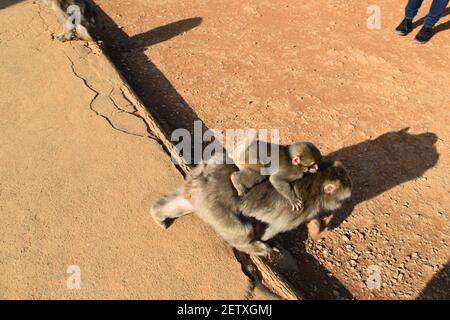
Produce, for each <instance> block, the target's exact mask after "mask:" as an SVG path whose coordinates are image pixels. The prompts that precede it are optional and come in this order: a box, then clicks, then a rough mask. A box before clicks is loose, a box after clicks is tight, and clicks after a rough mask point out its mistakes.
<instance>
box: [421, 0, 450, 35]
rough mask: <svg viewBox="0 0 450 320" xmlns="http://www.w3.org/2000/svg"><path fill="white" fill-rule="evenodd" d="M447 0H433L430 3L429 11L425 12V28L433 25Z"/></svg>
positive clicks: (445, 5)
mask: <svg viewBox="0 0 450 320" xmlns="http://www.w3.org/2000/svg"><path fill="white" fill-rule="evenodd" d="M448 1H449V0H433V3H432V4H431V8H430V12H429V13H428V14H427V16H426V18H425V22H424V24H423V25H424V27H425V28H433V27H434V25H435V24H436V23H437V22H438V20H439V19H440V18H441V16H442V14H443V13H444V10H445V8H446V7H447V5H448Z"/></svg>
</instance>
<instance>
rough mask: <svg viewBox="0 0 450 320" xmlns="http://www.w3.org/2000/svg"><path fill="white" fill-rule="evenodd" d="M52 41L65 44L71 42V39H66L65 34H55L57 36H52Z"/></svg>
mask: <svg viewBox="0 0 450 320" xmlns="http://www.w3.org/2000/svg"><path fill="white" fill-rule="evenodd" d="M53 39H56V40H58V41H61V42H66V41H70V40H72V37H70V38H67V35H66V34H65V33H60V34H57V35H53Z"/></svg>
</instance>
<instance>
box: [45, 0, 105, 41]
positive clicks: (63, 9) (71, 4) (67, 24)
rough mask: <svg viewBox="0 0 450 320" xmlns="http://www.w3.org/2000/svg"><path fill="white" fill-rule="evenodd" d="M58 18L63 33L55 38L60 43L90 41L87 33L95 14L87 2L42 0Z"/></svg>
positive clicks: (94, 19)
mask: <svg viewBox="0 0 450 320" xmlns="http://www.w3.org/2000/svg"><path fill="white" fill-rule="evenodd" d="M44 2H46V3H47V4H48V5H50V7H51V8H52V10H53V11H54V12H55V13H56V15H57V16H58V19H59V21H60V22H61V23H62V25H63V32H62V33H61V34H59V35H57V36H56V37H55V38H56V39H58V40H59V41H61V42H65V41H70V40H76V39H80V40H84V41H92V37H91V35H90V34H89V32H88V29H87V28H89V27H91V26H93V25H94V24H95V22H96V19H97V14H96V12H95V10H94V8H93V7H92V5H91V4H90V2H89V1H88V0H44Z"/></svg>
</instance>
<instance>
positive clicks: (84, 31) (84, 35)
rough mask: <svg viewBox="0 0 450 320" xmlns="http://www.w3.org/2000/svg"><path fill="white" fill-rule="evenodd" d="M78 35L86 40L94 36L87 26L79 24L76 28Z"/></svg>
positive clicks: (90, 39)
mask: <svg viewBox="0 0 450 320" xmlns="http://www.w3.org/2000/svg"><path fill="white" fill-rule="evenodd" d="M76 35H77V37H78V39H81V40H84V41H92V37H91V35H90V34H89V32H88V31H87V29H86V27H84V26H82V25H78V26H77V28H76Z"/></svg>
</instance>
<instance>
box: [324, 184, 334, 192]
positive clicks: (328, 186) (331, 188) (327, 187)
mask: <svg viewBox="0 0 450 320" xmlns="http://www.w3.org/2000/svg"><path fill="white" fill-rule="evenodd" d="M336 189H337V187H336V186H335V185H334V184H332V183H327V184H326V185H325V187H323V191H324V192H325V193H326V194H333V193H335V192H336Z"/></svg>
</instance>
